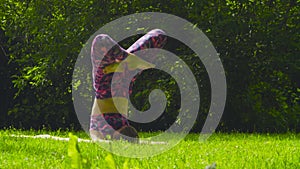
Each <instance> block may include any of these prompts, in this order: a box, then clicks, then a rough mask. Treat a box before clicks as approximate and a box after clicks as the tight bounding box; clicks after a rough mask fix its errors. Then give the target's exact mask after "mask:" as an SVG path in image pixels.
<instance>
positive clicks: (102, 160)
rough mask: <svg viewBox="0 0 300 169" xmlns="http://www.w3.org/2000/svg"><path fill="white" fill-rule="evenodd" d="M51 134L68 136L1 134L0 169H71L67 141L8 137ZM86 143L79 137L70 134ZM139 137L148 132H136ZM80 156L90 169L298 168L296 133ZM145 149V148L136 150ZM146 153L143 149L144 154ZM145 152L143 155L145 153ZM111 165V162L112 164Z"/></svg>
mask: <svg viewBox="0 0 300 169" xmlns="http://www.w3.org/2000/svg"><path fill="white" fill-rule="evenodd" d="M45 133H47V134H51V135H56V136H62V137H68V133H67V132H60V131H57V132H50V133H49V132H46V131H39V132H37V131H18V130H0V152H1V155H0V168H1V169H2V168H4V169H5V168H16V169H20V168H70V158H69V157H68V142H67V141H57V140H51V139H36V138H17V137H11V136H10V135H12V134H26V135H37V134H45ZM74 134H75V135H77V136H79V137H80V138H88V136H87V135H86V134H85V133H84V132H81V133H80V132H79V133H74ZM141 135H143V136H144V137H147V136H148V135H151V134H150V133H141ZM78 146H79V149H80V151H81V154H82V157H83V158H85V159H87V160H88V161H89V162H88V163H89V164H90V165H91V168H100V169H105V168H110V167H112V166H113V165H112V164H113V163H115V166H116V168H120V169H122V168H139V169H145V168H162V169H164V168H200V169H201V168H203V169H204V168H205V167H206V166H208V165H210V164H212V163H216V166H217V167H216V168H217V169H218V168H220V169H223V168H230V169H235V168H236V169H243V168H249V169H254V168H257V169H261V168H263V169H264V168H272V169H274V168H292V169H297V168H300V134H237V133H235V134H222V133H217V134H213V135H212V136H211V137H210V138H209V139H208V140H207V141H205V142H199V141H198V135H196V134H189V135H188V136H187V137H186V139H185V140H183V141H181V142H180V143H179V144H178V145H176V146H175V147H173V148H172V149H171V150H169V151H166V152H164V153H162V154H159V155H157V156H153V157H147V158H126V157H121V156H117V155H113V159H111V158H110V159H108V157H111V156H110V155H109V154H110V153H109V152H108V151H106V150H104V149H102V148H101V147H100V146H99V145H98V144H96V143H86V142H79V143H78ZM138 146H145V145H138ZM145 151H146V150H145ZM146 153H147V152H146ZM112 161H113V162H112Z"/></svg>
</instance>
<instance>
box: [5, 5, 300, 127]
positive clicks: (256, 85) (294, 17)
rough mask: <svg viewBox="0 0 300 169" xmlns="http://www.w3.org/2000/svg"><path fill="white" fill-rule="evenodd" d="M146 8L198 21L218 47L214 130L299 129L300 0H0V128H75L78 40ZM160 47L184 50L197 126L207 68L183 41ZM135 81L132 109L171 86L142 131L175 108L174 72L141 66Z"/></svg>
mask: <svg viewBox="0 0 300 169" xmlns="http://www.w3.org/2000/svg"><path fill="white" fill-rule="evenodd" d="M149 11H153V12H164V13H170V14H173V15H177V16H179V17H182V18H184V19H187V20H188V21H190V22H192V23H194V24H195V25H196V26H198V27H199V28H200V29H201V30H202V31H203V32H204V33H205V34H206V35H207V36H208V38H209V39H210V40H211V41H212V43H213V44H214V46H215V47H216V50H217V51H218V53H220V58H221V60H222V62H223V65H224V68H225V71H226V77H227V85H228V95H227V103H226V109H225V112H224V114H223V117H222V121H221V123H220V125H219V129H220V130H223V131H231V130H240V131H281V132H284V131H288V130H297V131H299V130H300V128H299V123H300V105H299V102H300V101H299V98H300V96H299V93H300V89H299V86H300V80H299V77H300V71H299V69H300V67H299V66H300V59H299V56H300V52H299V50H300V41H299V40H300V35H299V32H300V24H299V23H298V21H299V19H300V1H299V0H289V1H286V2H282V1H279V0H260V1H252V0H249V1H235V0H226V1H220V0H208V1H195V0H184V1H183V0H170V1H167V2H161V1H156V0H155V1H151V2H148V1H137V0H131V1H125V0H110V1H106V0H102V1H97V0H91V1H83V0H74V1H57V0H52V1H50V0H47V1H32V0H15V1H12V0H1V5H0V18H1V25H0V26H1V27H0V58H1V62H0V64H1V67H0V70H1V71H0V79H1V88H0V92H1V95H0V97H1V108H0V111H1V112H0V124H1V127H5V126H10V125H13V126H16V127H25V128H29V127H33V128H41V127H43V126H45V127H49V128H52V129H56V128H69V127H73V128H75V129H80V125H79V123H78V121H77V118H76V114H75V113H74V108H73V103H72V96H71V90H72V86H71V81H72V72H73V68H74V64H75V61H76V59H77V56H78V54H79V52H80V50H81V48H82V46H83V44H84V43H85V42H86V41H87V40H88V38H89V37H90V36H91V35H92V34H93V33H94V32H95V31H97V30H98V29H99V28H100V27H101V26H102V25H104V24H106V23H108V22H109V21H112V20H114V19H116V18H119V17H121V16H124V15H128V14H133V13H136V12H149ZM124 46H126V42H124ZM166 48H167V49H168V50H169V51H172V52H174V53H176V54H178V55H179V56H185V57H184V58H183V60H184V61H185V62H186V63H187V64H188V65H190V67H191V69H192V71H193V73H194V74H195V76H196V78H197V82H198V85H199V90H200V93H201V107H200V112H199V113H200V115H199V117H198V119H197V124H196V125H195V128H194V131H199V130H201V127H202V123H203V121H204V120H205V118H206V115H207V111H208V108H209V104H210V84H209V81H208V76H207V73H206V71H205V68H203V65H202V63H201V61H200V60H197V59H195V58H196V57H195V56H194V54H193V52H191V51H190V49H188V48H187V47H186V46H185V45H184V44H181V43H180V42H178V41H176V40H175V39H171V38H170V40H169V41H168V45H167V46H166ZM156 77H161V78H156ZM153 81H155V82H156V83H153ZM138 82H139V83H136V84H137V85H136V86H135V89H136V90H135V91H134V93H133V95H132V97H131V98H132V100H133V102H134V103H135V105H136V107H137V108H139V109H142V110H145V109H147V107H148V106H149V104H147V98H148V96H147V95H148V94H149V92H150V91H151V89H153V88H157V87H158V86H163V89H164V90H165V91H166V93H167V96H168V107H167V109H166V113H165V114H164V116H163V117H161V118H160V119H158V120H157V121H155V122H153V123H151V124H148V125H139V124H135V125H136V126H137V127H139V128H140V129H145V130H146V129H149V128H152V129H164V128H166V127H167V126H168V124H171V123H173V121H172V120H174V117H175V116H176V115H177V114H176V112H178V109H179V108H180V105H178V104H177V103H178V102H179V99H180V96H178V92H177V90H178V89H177V85H176V83H175V82H174V79H172V78H171V77H170V76H168V75H167V74H164V73H162V72H159V71H147V72H145V73H143V74H142V75H141V77H140V78H139V79H138ZM145 103H146V104H145ZM154 123H155V125H153V124H154ZM153 126H155V128H153Z"/></svg>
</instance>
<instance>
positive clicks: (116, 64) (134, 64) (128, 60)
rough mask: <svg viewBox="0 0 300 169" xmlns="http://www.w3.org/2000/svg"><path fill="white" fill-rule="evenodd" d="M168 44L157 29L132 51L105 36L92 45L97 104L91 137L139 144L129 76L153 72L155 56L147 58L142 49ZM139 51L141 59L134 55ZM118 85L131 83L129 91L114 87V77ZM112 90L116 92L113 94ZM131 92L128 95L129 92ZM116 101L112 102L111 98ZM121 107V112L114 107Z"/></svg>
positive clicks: (99, 37) (102, 35)
mask: <svg viewBox="0 0 300 169" xmlns="http://www.w3.org/2000/svg"><path fill="white" fill-rule="evenodd" d="M165 43H166V35H165V33H164V32H163V31H162V30H160V29H154V30H151V31H150V32H148V33H147V34H146V35H144V36H143V37H141V38H140V39H139V40H137V41H136V42H135V43H134V44H133V45H132V46H131V47H129V48H128V49H127V50H124V49H123V48H122V47H120V46H119V45H118V44H117V43H116V42H115V41H114V40H113V39H112V38H111V37H109V36H108V35H105V34H100V35H98V36H96V37H95V38H94V40H93V43H92V48H91V59H92V64H93V87H94V89H95V91H96V92H95V94H96V97H95V100H94V105H93V108H92V114H91V121H90V135H91V137H92V139H93V140H97V139H105V138H109V137H110V138H112V139H121V138H122V139H125V140H128V141H136V140H137V138H138V134H137V131H136V130H135V129H134V128H133V127H131V126H130V125H129V122H128V120H127V118H126V117H127V115H128V112H127V111H128V98H129V94H131V92H132V85H133V83H130V82H133V81H134V80H135V78H133V79H129V78H128V77H130V76H129V75H130V73H132V72H133V71H135V70H137V69H141V70H144V69H148V68H153V67H155V65H153V64H152V63H150V62H151V61H153V59H155V56H151V57H149V56H148V57H146V56H145V55H143V49H147V48H162V47H163V46H164V45H165ZM138 50H140V51H141V52H139V53H140V56H137V55H135V54H133V53H134V52H136V51H138ZM113 76H114V78H115V79H117V80H116V81H118V79H122V81H123V82H128V83H130V86H129V89H128V88H127V86H123V85H124V83H118V82H116V83H112V77H113ZM112 86H113V89H114V90H112ZM128 90H129V91H128ZM112 97H113V98H112ZM113 99H114V100H113ZM114 103H115V104H118V106H117V107H118V109H117V108H116V106H115V104H114Z"/></svg>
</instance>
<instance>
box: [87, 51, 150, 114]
mask: <svg viewBox="0 0 300 169" xmlns="http://www.w3.org/2000/svg"><path fill="white" fill-rule="evenodd" d="M125 63H127V65H128V69H129V70H135V69H141V70H143V69H148V68H154V67H155V65H153V64H151V63H149V62H147V61H145V60H143V59H141V58H139V57H137V56H136V55H134V54H129V55H128V56H127V58H126V59H125V60H123V61H119V62H116V63H114V64H111V65H109V66H106V67H105V68H104V70H103V72H104V73H105V74H107V73H112V72H123V71H124V64H125ZM117 107H118V108H119V109H117ZM127 110H128V99H127V98H125V97H114V98H105V99H95V101H94V105H93V109H92V115H94V114H103V113H116V112H119V113H121V114H124V115H127V113H128V112H127Z"/></svg>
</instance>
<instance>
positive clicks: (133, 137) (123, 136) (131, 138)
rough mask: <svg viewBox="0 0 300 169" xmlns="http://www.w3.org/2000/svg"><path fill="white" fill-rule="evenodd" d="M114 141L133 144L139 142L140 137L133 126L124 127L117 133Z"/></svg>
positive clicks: (114, 135)
mask: <svg viewBox="0 0 300 169" xmlns="http://www.w3.org/2000/svg"><path fill="white" fill-rule="evenodd" d="M112 139H114V140H125V141H128V142H132V143H138V142H139V136H138V133H137V131H136V130H135V128H133V127H131V126H123V127H122V128H120V129H119V130H117V131H115V132H114V134H113V137H112Z"/></svg>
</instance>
